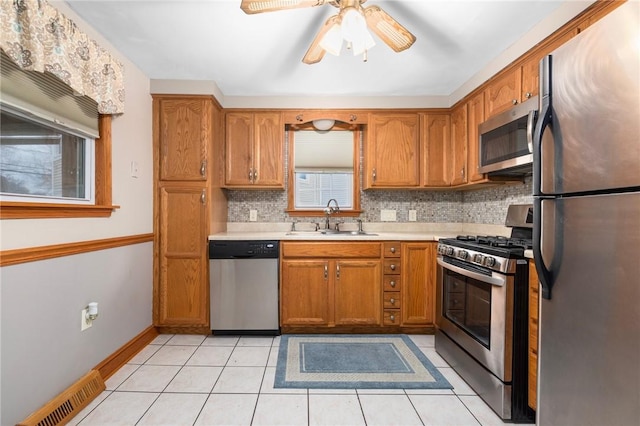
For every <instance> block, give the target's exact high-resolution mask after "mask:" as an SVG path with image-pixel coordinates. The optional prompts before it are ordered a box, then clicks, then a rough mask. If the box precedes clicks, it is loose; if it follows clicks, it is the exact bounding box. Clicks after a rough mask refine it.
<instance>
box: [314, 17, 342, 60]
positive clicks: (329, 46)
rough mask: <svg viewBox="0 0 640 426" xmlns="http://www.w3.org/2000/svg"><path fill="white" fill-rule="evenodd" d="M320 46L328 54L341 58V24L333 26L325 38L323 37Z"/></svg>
mask: <svg viewBox="0 0 640 426" xmlns="http://www.w3.org/2000/svg"><path fill="white" fill-rule="evenodd" d="M319 44H320V47H322V48H323V49H324V50H325V51H326V52H329V53H331V54H332V55H335V56H340V51H341V50H342V31H341V30H340V24H335V25H334V26H332V27H331V29H329V31H327V33H326V34H325V35H324V37H322V40H320V43H319Z"/></svg>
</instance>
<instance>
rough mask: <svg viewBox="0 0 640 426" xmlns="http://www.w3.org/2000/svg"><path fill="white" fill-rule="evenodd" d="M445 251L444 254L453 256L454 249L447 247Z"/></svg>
mask: <svg viewBox="0 0 640 426" xmlns="http://www.w3.org/2000/svg"><path fill="white" fill-rule="evenodd" d="M444 249H445V252H444V254H446V255H447V256H453V247H445V248H444Z"/></svg>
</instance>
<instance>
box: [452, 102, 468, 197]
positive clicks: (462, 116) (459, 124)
mask: <svg viewBox="0 0 640 426" xmlns="http://www.w3.org/2000/svg"><path fill="white" fill-rule="evenodd" d="M467 135H468V133H467V104H466V103H464V104H462V105H460V106H458V107H456V109H454V110H453V112H452V113H451V148H452V149H451V181H450V182H449V184H450V185H462V184H465V183H467V144H468V141H467Z"/></svg>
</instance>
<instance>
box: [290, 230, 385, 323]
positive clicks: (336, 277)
mask: <svg viewBox="0 0 640 426" xmlns="http://www.w3.org/2000/svg"><path fill="white" fill-rule="evenodd" d="M281 248H282V250H281V252H282V254H283V257H282V259H281V262H280V264H281V266H280V271H281V275H280V324H281V326H282V327H287V326H290V327H305V326H315V327H335V326H380V325H381V324H382V312H381V309H380V306H381V303H382V302H381V294H382V262H381V260H380V243H344V244H342V243H335V242H333V243H328V244H327V243H324V242H323V243H312V242H304V243H297V242H291V243H288V242H283V243H282V247H281ZM341 255H342V256H343V257H341ZM316 256H317V257H316Z"/></svg>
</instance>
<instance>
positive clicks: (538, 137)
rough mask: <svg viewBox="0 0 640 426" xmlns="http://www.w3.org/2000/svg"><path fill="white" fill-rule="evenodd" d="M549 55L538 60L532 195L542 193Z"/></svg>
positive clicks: (549, 108) (549, 86) (549, 74)
mask: <svg viewBox="0 0 640 426" xmlns="http://www.w3.org/2000/svg"><path fill="white" fill-rule="evenodd" d="M550 77H551V55H548V56H545V57H544V58H542V60H541V61H540V96H539V99H540V111H538V121H537V122H536V125H535V129H534V131H533V195H534V196H539V195H542V135H543V133H544V131H545V129H546V128H547V126H548V125H549V124H550V123H551V109H552V108H551V81H550Z"/></svg>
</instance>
